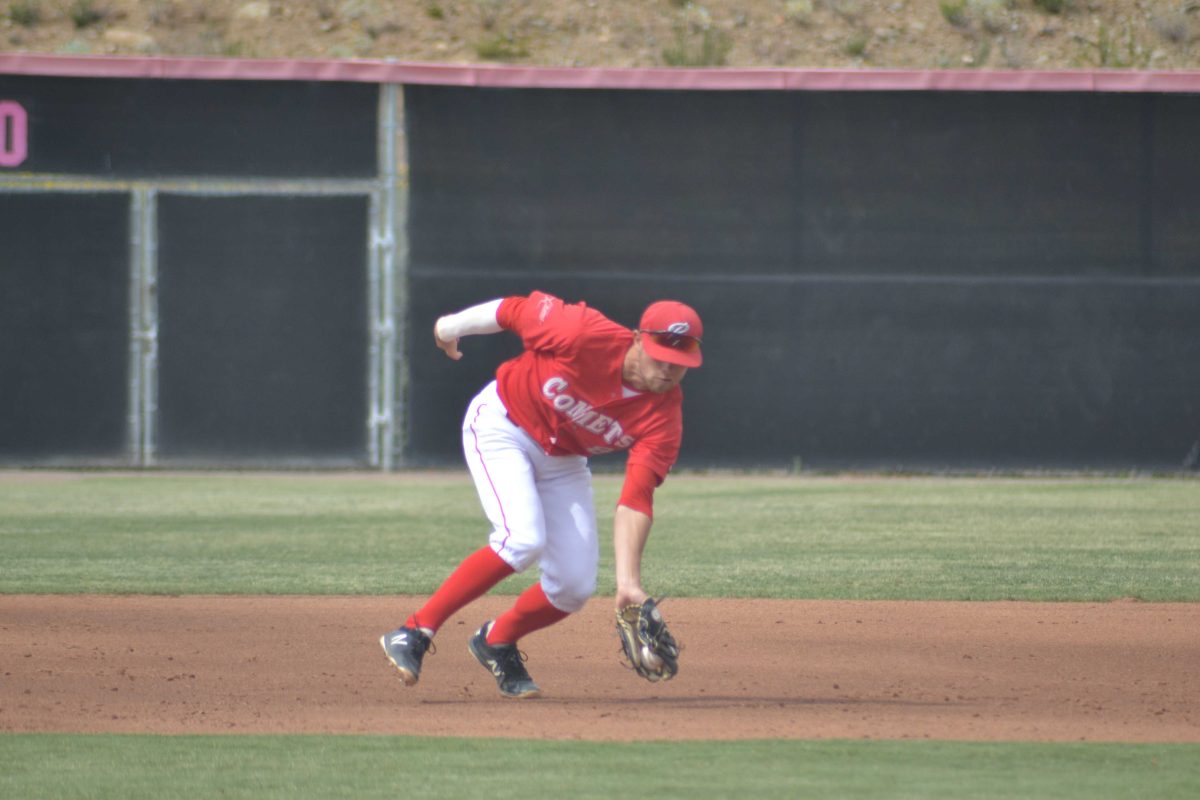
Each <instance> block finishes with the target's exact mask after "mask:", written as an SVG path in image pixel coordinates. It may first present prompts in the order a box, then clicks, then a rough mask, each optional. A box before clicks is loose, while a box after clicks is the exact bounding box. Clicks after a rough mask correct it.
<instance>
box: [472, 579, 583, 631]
mask: <svg viewBox="0 0 1200 800" xmlns="http://www.w3.org/2000/svg"><path fill="white" fill-rule="evenodd" d="M568 616H570V614H568V613H567V612H566V611H560V610H559V609H557V608H555V607H554V606H552V605H551V604H550V600H549V599H547V597H546V593H545V592H544V591H542V584H541V583H535V584H534V585H533V586H530V587H529V588H528V589H526V590H525V591H524V592H522V593H521V596H520V597H518V598H517V602H516V603H514V604H513V607H512V608H510V609H509V610H508V611H505V612H504V613H503V614H501V615H500V616H498V617H496V621H495V622H493V623H492V629H491V630H490V631H488V635H487V643H488V644H515V643H516V641H517V640H518V639H520V638H521V637H522V636H525V635H527V634H530V633H533V632H534V631H537V630H541V629H542V628H546V627H549V626H550V625H553V624H554V623H556V622H558V621H559V620H562V619H565V618H567V617H568Z"/></svg>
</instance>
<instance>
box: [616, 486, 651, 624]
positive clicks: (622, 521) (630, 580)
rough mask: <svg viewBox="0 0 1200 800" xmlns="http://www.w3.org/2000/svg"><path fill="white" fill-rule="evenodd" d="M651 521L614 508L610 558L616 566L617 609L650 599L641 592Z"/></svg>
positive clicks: (626, 509) (625, 508)
mask: <svg viewBox="0 0 1200 800" xmlns="http://www.w3.org/2000/svg"><path fill="white" fill-rule="evenodd" d="M651 523H652V520H651V519H650V517H649V516H648V515H646V514H643V513H642V512H641V511H634V510H633V509H632V508H629V507H628V506H621V505H619V506H617V511H616V514H615V515H614V516H613V554H614V557H615V560H616V565H617V597H616V602H617V608H623V607H624V606H627V605H630V604H631V603H637V604H640V603H642V602H644V601H645V600H646V598H647V597H649V595H647V594H646V591H645V590H644V589H643V588H642V552H643V551H644V550H645V549H646V540H647V539H649V538H650V525H651Z"/></svg>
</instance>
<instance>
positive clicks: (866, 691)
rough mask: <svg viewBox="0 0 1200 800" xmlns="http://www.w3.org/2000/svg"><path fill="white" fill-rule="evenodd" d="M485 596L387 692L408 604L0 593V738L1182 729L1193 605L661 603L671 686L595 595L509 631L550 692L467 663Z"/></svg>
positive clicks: (909, 734) (1196, 609) (1190, 709)
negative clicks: (515, 689) (678, 649)
mask: <svg viewBox="0 0 1200 800" xmlns="http://www.w3.org/2000/svg"><path fill="white" fill-rule="evenodd" d="M508 602H509V600H507V599H505V598H494V597H488V598H484V599H483V600H481V601H479V602H478V603H476V604H475V605H474V606H472V607H471V608H470V609H468V612H466V613H465V614H464V615H462V616H460V617H458V618H455V619H453V620H451V621H450V623H449V624H448V625H447V626H446V627H445V628H444V629H443V630H442V631H441V633H440V634H439V636H438V639H437V648H438V650H437V652H436V654H432V655H429V656H427V657H426V661H425V674H424V675H423V677H422V679H421V683H420V684H419V685H418V686H416V687H413V688H406V687H404V686H403V685H402V684H401V683H400V681H399V679H398V677H397V675H396V673H395V671H394V670H393V669H392V667H391V665H390V664H389V663H388V662H387V660H386V659H385V657H384V655H383V652H382V650H381V649H380V647H379V644H378V639H379V636H380V634H382V633H383V632H384V631H386V630H388V629H390V628H392V627H394V626H395V625H396V624H397V623H398V621H399V620H401V619H402V617H403V614H404V613H405V612H406V611H408V610H409V609H411V607H412V606H413V605H414V600H412V599H411V598H362V597H332V598H329V597H140V596H138V597H107V596H105V597H95V596H82V597H76V596H3V597H0V731H9V732H25V731H64V732H106V731H119V732H153V733H213V732H230V733H251V732H253V733H290V732H305V733H385V734H419V735H456V736H494V737H547V738H556V739H601V740H629V739H681V738H682V739H709V738H713V739H739V738H814V739H815V738H834V737H837V738H892V739H898V738H934V739H961V740H1089V741H1100V740H1104V741H1130V742H1200V673H1197V670H1196V665H1197V664H1200V636H1197V632H1198V631H1200V604H1186V605H1185V604H1148V603H1147V604H1143V603H1134V602H1128V603H1126V602H1121V603H1108V604H1082V603H1081V604H1033V603H892V602H808V601H803V602H800V601H779V600H686V599H673V600H668V601H667V603H666V606H665V611H666V613H667V614H668V615H669V617H670V620H671V623H672V627H673V629H674V630H675V632H676V633H677V635H678V637H679V639H680V640H681V642H682V644H683V646H684V648H685V650H684V656H683V660H682V670H681V672H680V675H679V677H678V678H677V679H676V680H674V681H671V682H670V683H664V684H649V683H646V682H643V681H641V680H640V679H638V678H637V677H636V676H634V675H633V674H632V673H630V672H628V671H626V670H624V669H622V667H621V666H620V665H619V663H618V658H617V641H616V638H615V636H614V635H613V633H612V631H611V625H610V622H609V614H610V613H611V612H610V608H609V606H610V600H609V599H608V598H597V599H596V600H594V601H593V602H592V603H591V604H590V605H589V607H588V608H587V609H586V610H585V611H584V612H583V613H582V614H579V615H577V616H576V617H574V618H572V619H569V620H567V621H566V622H565V623H563V624H560V625H558V626H555V627H554V628H551V629H549V630H547V631H543V632H541V633H539V634H537V635H534V636H532V637H530V638H529V639H528V640H527V641H526V642H524V643H523V648H524V649H525V650H526V651H527V652H528V654H529V667H530V671H531V673H532V674H533V676H534V678H535V679H536V680H537V681H538V682H539V684H540V685H541V687H542V689H543V691H544V693H545V697H543V698H542V699H539V700H527V701H514V700H507V699H504V698H501V697H500V696H499V695H498V694H497V692H496V688H495V684H494V682H493V681H492V678H491V676H490V675H488V674H487V673H486V672H485V671H484V670H483V669H482V668H481V667H480V666H479V665H478V664H476V663H475V662H474V660H473V659H472V658H471V656H470V655H469V654H468V653H467V648H466V642H467V638H468V636H469V635H470V634H471V633H472V632H473V631H474V628H475V626H476V625H477V624H478V623H479V622H481V621H482V620H484V619H486V618H488V617H489V616H491V615H494V614H495V613H497V612H498V611H499V610H501V609H502V608H503V607H505V606H506V605H507V603H508Z"/></svg>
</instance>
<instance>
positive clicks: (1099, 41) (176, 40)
mask: <svg viewBox="0 0 1200 800" xmlns="http://www.w3.org/2000/svg"><path fill="white" fill-rule="evenodd" d="M0 42H2V45H0V50H3V51H8V52H13V51H25V52H41V53H69V54H126V55H136V54H145V55H167V56H215V57H239V58H280V57H291V58H337V59H350V58H370V59H383V58H392V59H396V60H401V61H436V62H450V63H482V62H506V63H517V64H528V65H546V66H619V67H651V66H732V67H840V68H860V67H862V68H869V67H874V68H882V67H892V68H906V69H931V68H932V69H949V68H955V69H971V68H988V69H1023V70H1043V69H1081V68H1082V69H1091V68H1114V69H1155V70H1179V69H1200V0H709V1H707V2H685V1H684V0H611V1H610V2H602V1H601V0H315V2H305V3H285V2H279V1H278V0H275V2H267V1H266V0H253V1H252V2H248V1H247V0H141V1H140V2H139V1H138V0H0Z"/></svg>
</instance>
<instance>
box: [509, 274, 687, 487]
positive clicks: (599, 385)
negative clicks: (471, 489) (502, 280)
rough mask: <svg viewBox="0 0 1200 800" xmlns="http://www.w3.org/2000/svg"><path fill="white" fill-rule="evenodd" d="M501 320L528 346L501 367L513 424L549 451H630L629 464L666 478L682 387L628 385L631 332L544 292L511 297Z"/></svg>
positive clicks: (678, 429)
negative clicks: (659, 390)
mask: <svg viewBox="0 0 1200 800" xmlns="http://www.w3.org/2000/svg"><path fill="white" fill-rule="evenodd" d="M496 322H498V323H499V324H500V326H501V327H503V328H504V329H506V330H510V331H512V332H513V333H515V334H517V335H518V336H520V337H521V341H522V342H523V343H524V345H525V352H524V353H522V354H521V355H519V356H517V357H516V358H514V359H512V360H510V361H506V362H505V363H503V364H501V365H500V368H499V369H498V370H497V371H496V383H497V389H498V391H499V393H500V399H501V400H503V401H504V406H505V408H507V409H508V416H509V417H510V418H511V419H512V420H513V422H515V423H516V424H517V425H520V426H521V428H522V429H523V430H524V431H525V432H526V433H528V434H529V435H530V436H532V437H533V438H534V440H535V441H537V442H538V444H540V445H541V446H542V448H543V449H544V450H545V451H546V452H547V453H549V454H550V455H567V454H572V455H581V456H591V455H598V454H601V453H609V452H612V451H614V450H625V449H628V450H629V461H628V466H634V465H642V466H645V467H647V468H648V469H650V470H651V471H652V472H654V473H655V475H657V476H658V479H659V480H660V481H661V480H662V479H663V478H665V477H666V475H667V472H668V471H669V470H670V468H671V465H673V464H674V463H675V459H676V458H677V457H678V455H679V443H680V440H681V439H682V438H683V391H682V390H681V389H680V388H679V387H678V386H676V387H674V388H673V389H671V390H670V391H668V392H666V393H664V394H655V393H653V392H634V391H633V390H632V389H630V388H629V387H627V386H626V385H625V384H624V382H623V381H622V380H621V370H622V367H623V365H624V363H625V354H626V352H628V350H629V347H630V345H632V344H633V331H631V330H629V329H628V328H626V327H624V326H622V325H618V324H617V323H615V322H613V321H612V320H610V319H608V318H607V317H605V316H604V315H603V314H601V313H600V312H599V311H596V310H595V309H592V308H588V307H587V306H586V305H585V304H583V303H577V304H573V305H567V304H566V303H564V302H563V301H562V300H559V299H558V298H557V297H554V296H552V295H548V294H545V293H543V292H534V293H533V294H531V295H529V297H509V298H506V299H505V300H504V301H503V302H502V303H501V304H500V308H499V310H498V311H497V312H496Z"/></svg>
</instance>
